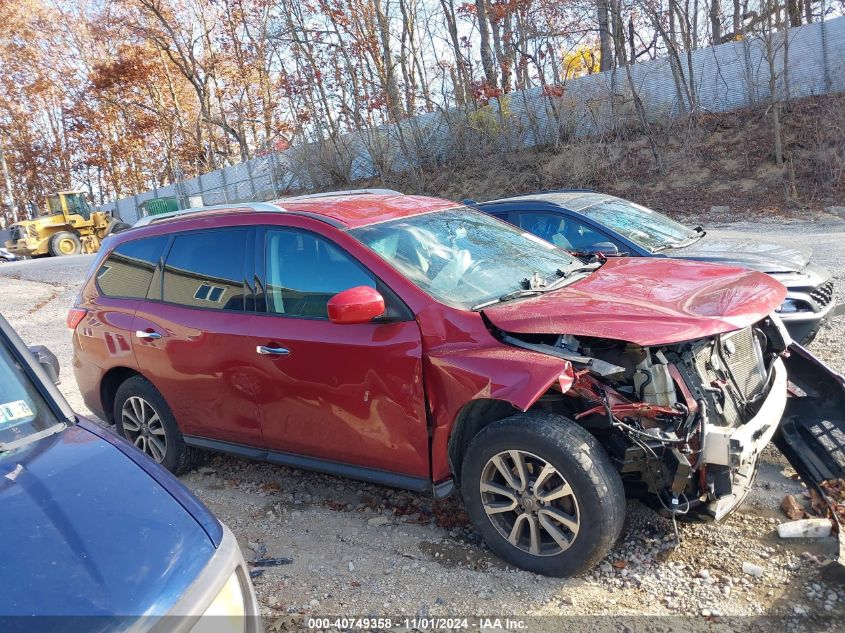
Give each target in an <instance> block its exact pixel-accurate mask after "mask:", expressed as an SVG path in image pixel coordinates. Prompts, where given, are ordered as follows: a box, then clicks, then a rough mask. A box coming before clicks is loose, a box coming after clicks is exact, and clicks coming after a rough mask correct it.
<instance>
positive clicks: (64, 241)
mask: <svg viewBox="0 0 845 633" xmlns="http://www.w3.org/2000/svg"><path fill="white" fill-rule="evenodd" d="M47 250H49V251H50V255H52V256H53V257H61V256H62V255H79V254H80V253H81V252H82V242H81V241H80V239H79V236H78V235H76V233H71V232H70V231H59V232H58V233H56V234H55V235H53V237H51V238H50V243H49V244H48V246H47Z"/></svg>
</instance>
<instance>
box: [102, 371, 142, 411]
mask: <svg viewBox="0 0 845 633" xmlns="http://www.w3.org/2000/svg"><path fill="white" fill-rule="evenodd" d="M135 376H142V377H143V378H145V379H147V380H149V378H147V377H146V376H144V375H143V374H142V373H141V372H139V371H138V370H137V369H132V368H131V367H112V368H111V369H109V370H108V371H107V372H106V373H105V374H103V377H102V379H101V380H100V403H101V404H102V407H103V413H104V414H105V416H106V421H107V422H108V423H109V424H114V399H115V397H116V396H117V390H118V389H119V388H120V385H122V384H123V383H124V382H126V381H127V380H129V379H130V378H133V377H135Z"/></svg>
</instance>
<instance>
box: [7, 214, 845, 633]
mask: <svg viewBox="0 0 845 633" xmlns="http://www.w3.org/2000/svg"><path fill="white" fill-rule="evenodd" d="M719 228H720V229H722V230H732V231H737V232H742V233H754V234H757V235H762V234H766V235H767V236H768V237H771V238H773V239H776V240H781V241H784V242H789V243H790V244H802V245H806V246H809V247H811V248H813V250H814V260H815V261H816V262H817V263H819V264H821V265H823V266H826V267H828V268H829V269H831V270H832V271H834V273H835V276H836V279H837V281H836V284H837V301H838V302H840V303H845V292H843V291H845V222H843V221H841V220H835V219H833V218H832V217H831V216H826V217H825V216H821V217H819V218H816V219H815V220H814V221H802V222H790V223H777V222H771V223H765V224H762V225H761V224H749V223H737V224H725V225H722V226H720V227H719ZM91 260H92V257H91V256H78V257H69V258H64V259H61V260H57V259H43V260H36V261H29V262H22V263H16V264H4V265H2V266H0V293H2V295H0V296H2V304H0V305H2V313H3V314H4V316H6V318H7V319H9V321H10V322H11V323H12V325H13V326H14V327H16V328H17V329H18V331H19V333H20V334H21V336H22V337H23V338H24V340H25V341H27V343H29V344H36V343H41V344H45V345H47V346H49V347H50V348H51V349H52V350H53V351H54V352H55V353H56V354H57V356H58V357H59V360H60V362H61V365H62V375H63V381H62V384H61V389H62V391H63V393H64V394H65V396H66V397H67V399H68V401H69V402H70V403H71V404H72V405H73V406H74V407H75V408H76V409H77V410H79V411H81V412H83V413H87V410H86V408H85V406H84V405H83V403H82V400H81V397H80V395H79V393H78V391H77V388H76V384H75V382H74V380H73V376H72V371H71V368H70V356H71V350H70V342H69V335H68V332H67V330H66V328H65V316H66V314H67V309H68V307H70V305H71V304H72V302H73V298H74V296H75V294H76V292H77V291H78V287H79V283H80V281H81V280H82V278H83V277H84V275H85V272H86V271H87V269H88V267H89V266H90V263H91ZM843 340H845V317H839V318H837V319H836V320H834V321H833V322H831V323H830V324H829V325H828V326H827V327H825V328H824V329H823V331H822V332H821V333H820V335H819V336H818V338H817V340H816V341H815V342H814V343H813V345H812V346H811V349H812V350H813V352H814V353H816V354H817V355H819V356H820V357H821V358H823V359H824V360H825V361H826V362H828V363H829V364H831V365H832V366H833V367H834V368H835V369H836V370H838V371H843V369H845V351H843V348H842V341H843ZM790 474H792V473H791V470H790V469H789V467H788V466H787V465H786V462H785V461H784V460H783V458H782V456H780V454H779V453H777V451H776V450H775V449H773V448H770V449H768V450H767V452H766V454H765V459H764V463H763V465H762V468H761V473H760V476H759V477H758V479H757V483H756V485H755V488H754V490H753V491H752V493H751V495H750V496H749V498H748V500H747V501H746V503H745V505H744V506H743V508H742V509H741V510H740V511H739V512H737V513H736V514H735V515H733V516H732V517H731V518H730V519H728V520H727V521H726V522H725V523H724V524H721V525H681V526H680V530H681V536H682V540H683V543H682V545H681V546H680V547H679V548H677V549H676V548H675V547H674V540H673V532H672V526H671V523H670V522H669V521H667V520H664V519H661V518H659V517H657V516H656V515H655V514H654V513H652V512H651V511H650V510H648V509H646V508H645V507H644V506H642V505H641V504H639V503H638V502H629V505H628V510H629V512H628V519H627V524H626V529H625V532H624V535H623V537H622V539H621V540H620V541H619V543H618V544H617V545H616V546H615V547H614V549H613V551H612V552H611V553H610V554H609V555H608V557H607V558H606V559H605V560H604V561H603V562H602V563H601V564H600V565H599V566H598V568H597V569H596V570H595V571H593V572H592V573H589V574H587V575H585V576H582V577H579V578H573V579H555V578H545V577H542V576H537V575H534V574H530V573H527V572H523V571H519V570H514V569H512V568H508V567H507V566H506V565H504V564H503V563H502V562H501V561H500V560H498V559H497V558H496V557H494V556H493V555H492V554H491V553H490V552H489V551H487V550H486V549H485V548H483V546H480V545H479V543H478V537H477V535H476V534H475V532H474V531H473V530H472V528H471V527H469V526H468V525H467V523H466V521H465V515H464V514H463V512H462V510H461V506H460V501H459V500H458V499H450V500H447V501H445V502H438V503H435V502H434V501H433V499H432V497H431V496H430V495H427V494H416V493H409V492H404V491H398V490H393V489H390V488H385V487H380V486H373V485H367V484H361V483H358V482H354V481H349V480H344V479H338V478H334V477H330V476H326V475H320V474H314V473H307V472H303V471H298V470H292V469H288V468H284V467H281V466H274V465H270V464H264V463H256V462H250V461H247V460H243V459H238V458H233V457H226V456H221V455H209V456H208V459H207V460H206V462H205V465H203V466H201V467H200V468H199V469H198V470H197V471H195V472H192V473H190V474H188V475H186V476H184V477H183V478H182V481H183V482H184V483H185V484H186V485H187V486H188V487H189V488H190V489H191V490H193V491H194V492H195V493H196V494H197V495H198V496H199V497H200V498H201V499H202V500H203V501H204V502H205V503H206V504H207V505H208V506H209V507H210V508H211V509H212V510H213V511H214V512H215V513H216V514H217V516H218V517H220V519H222V520H223V521H224V522H226V523H227V524H228V525H229V527H230V528H231V529H232V531H233V532H234V533H235V535H236V536H237V537H238V539H239V541H240V543H241V545H242V548H243V550H244V554H245V557H246V558H247V559H254V558H256V557H265V556H266V557H290V558H292V559H293V562H292V563H291V564H288V565H283V566H278V567H271V568H267V569H266V570H265V571H264V573H263V574H262V575H261V576H260V577H258V578H256V579H255V586H256V590H257V593H258V597H259V601H260V603H261V606H262V609H263V611H264V613H265V615H267V616H269V617H270V620H269V622H271V623H272V622H274V621H276V619H277V618H278V623H280V624H279V626H281V627H282V630H288V629H285V628H284V622H285V618H286V617H288V616H289V615H290V614H308V615H318V616H322V615H327V614H334V615H338V614H340V615H347V614H357V615H370V616H376V615H390V614H393V615H396V614H402V615H408V616H414V615H457V616H474V615H488V614H505V615H508V614H510V615H537V616H543V615H586V614H591V615H595V614H613V615H619V616H626V615H642V614H646V615H651V616H654V615H684V616H690V615H693V616H696V617H697V618H700V621H701V623H708V622H709V623H712V622H713V621H714V620H715V621H719V619H720V617H724V616H757V615H761V614H766V615H774V616H794V615H807V614H809V615H817V614H818V615H830V616H832V617H834V618H836V619H838V618H840V617H842V616H843V615H845V596H843V592H842V588H841V587H834V586H831V585H827V584H825V583H824V582H822V581H821V580H820V579H819V575H818V571H819V566H820V564H821V563H822V562H823V561H824V560H825V559H827V558H829V557H832V556H833V554H834V552H835V547H836V546H835V540H834V539H832V538H830V539H820V540H791V541H784V540H779V539H778V538H777V535H776V532H775V528H776V525H777V524H778V523H779V522H781V521H783V520H785V519H784V517H783V515H782V514H781V513H780V511H779V510H778V504H779V503H780V500H781V498H782V497H783V495H784V494H785V493H787V492H791V493H794V494H798V495H800V494H801V493H802V490H803V488H802V486H801V484H800V483H799V482H796V481H794V480H793V479H791V478H790V477H789V475H790ZM743 563H753V564H755V565H758V566H759V567H760V568H761V569H762V575H760V576H755V575H752V574H749V573H745V572H743V569H742V567H743ZM742 621H743V622H745V621H750V619H749V620H742ZM834 621H837V620H834ZM277 630H278V629H277Z"/></svg>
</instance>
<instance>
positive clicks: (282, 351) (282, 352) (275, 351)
mask: <svg viewBox="0 0 845 633" xmlns="http://www.w3.org/2000/svg"><path fill="white" fill-rule="evenodd" d="M255 351H256V352H257V353H259V354H263V355H265V356H287V355H288V354H290V350H289V349H287V348H286V347H268V346H267V345H259V346H258V347H256V348H255Z"/></svg>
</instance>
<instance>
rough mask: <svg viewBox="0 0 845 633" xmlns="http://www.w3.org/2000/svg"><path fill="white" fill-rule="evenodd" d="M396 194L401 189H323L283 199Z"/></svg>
mask: <svg viewBox="0 0 845 633" xmlns="http://www.w3.org/2000/svg"><path fill="white" fill-rule="evenodd" d="M368 194H369V195H375V196H384V195H396V196H401V195H402V192H401V191H394V190H393V189H347V190H345V191H323V192H321V193H306V194H303V195H301V196H292V197H290V198H282V200H311V199H314V198H332V197H336V196H363V195H368Z"/></svg>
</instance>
